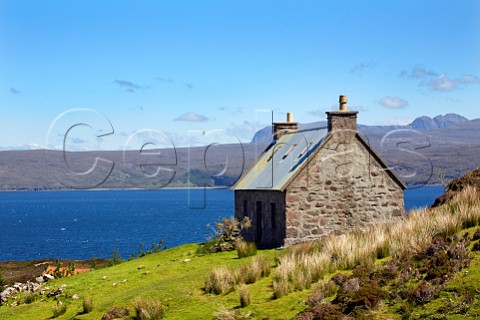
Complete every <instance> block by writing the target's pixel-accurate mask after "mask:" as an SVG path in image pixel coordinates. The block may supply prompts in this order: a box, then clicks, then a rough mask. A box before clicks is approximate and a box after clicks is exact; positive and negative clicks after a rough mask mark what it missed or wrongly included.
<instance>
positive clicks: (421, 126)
mask: <svg viewBox="0 0 480 320" xmlns="http://www.w3.org/2000/svg"><path fill="white" fill-rule="evenodd" d="M467 122H469V120H468V119H467V118H465V117H463V116H461V115H458V114H455V113H448V114H446V115H438V116H436V117H434V118H433V119H432V118H430V117H427V116H422V117H419V118H416V119H415V120H413V121H412V122H411V123H409V124H407V125H403V126H401V125H398V126H392V125H385V126H373V125H363V124H358V130H359V131H360V132H361V133H364V132H365V133H373V132H376V131H380V132H388V131H391V130H397V129H413V130H418V131H422V132H423V131H429V130H433V129H438V128H448V127H450V126H454V125H458V124H462V123H467ZM326 126H327V122H326V121H318V122H312V123H305V124H299V128H300V129H309V128H315V127H326ZM272 137H273V135H272V127H271V126H268V127H265V128H263V129H261V130H259V131H257V132H256V133H255V134H254V136H253V138H252V141H251V142H252V143H270V142H271V141H272Z"/></svg>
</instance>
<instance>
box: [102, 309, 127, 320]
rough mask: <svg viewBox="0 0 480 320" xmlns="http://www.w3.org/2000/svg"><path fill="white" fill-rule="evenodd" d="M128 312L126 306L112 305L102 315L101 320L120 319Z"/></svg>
mask: <svg viewBox="0 0 480 320" xmlns="http://www.w3.org/2000/svg"><path fill="white" fill-rule="evenodd" d="M129 314H130V310H128V309H126V308H120V307H114V308H113V309H110V310H108V311H107V312H105V314H104V315H103V317H102V320H112V319H119V318H120V319H121V318H123V317H126V316H128V315H129Z"/></svg>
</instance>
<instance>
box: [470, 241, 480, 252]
mask: <svg viewBox="0 0 480 320" xmlns="http://www.w3.org/2000/svg"><path fill="white" fill-rule="evenodd" d="M472 251H480V241H477V242H475V244H474V245H473V247H472Z"/></svg>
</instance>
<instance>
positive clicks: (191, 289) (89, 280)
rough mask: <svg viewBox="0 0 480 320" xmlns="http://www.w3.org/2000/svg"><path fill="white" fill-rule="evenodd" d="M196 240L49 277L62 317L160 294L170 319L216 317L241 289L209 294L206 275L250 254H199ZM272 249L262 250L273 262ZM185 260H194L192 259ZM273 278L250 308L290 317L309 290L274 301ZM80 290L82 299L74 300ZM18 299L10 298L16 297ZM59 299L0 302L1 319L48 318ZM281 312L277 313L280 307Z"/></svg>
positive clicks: (255, 288)
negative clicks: (85, 305) (62, 305)
mask: <svg viewBox="0 0 480 320" xmlns="http://www.w3.org/2000/svg"><path fill="white" fill-rule="evenodd" d="M197 247H198V245H196V244H191V245H183V246H180V247H177V248H173V249H169V250H166V251H162V252H159V253H155V254H151V255H148V256H145V257H142V258H139V259H135V260H133V261H129V262H125V263H122V264H119V265H115V266H112V267H109V268H103V269H100V270H94V271H91V272H88V273H83V274H78V275H76V276H74V277H71V278H61V279H56V280H53V281H51V282H49V283H48V284H47V285H48V287H50V290H49V292H50V291H53V290H54V289H56V288H58V287H60V286H62V285H66V287H65V290H64V294H62V295H61V297H59V298H58V299H59V300H62V301H64V302H66V303H67V305H68V307H67V311H66V313H65V314H64V315H63V316H60V317H59V318H58V319H72V318H77V319H100V318H101V317H102V315H103V314H104V313H105V312H106V311H107V310H109V309H111V308H113V307H115V306H118V307H126V308H127V309H130V310H132V311H133V302H134V299H135V298H138V297H148V298H153V299H158V300H160V301H161V302H162V304H164V305H165V318H166V319H212V318H213V314H214V312H215V311H217V310H219V309H220V308H221V307H222V306H225V307H227V308H234V307H237V306H239V297H238V293H237V292H230V293H228V294H225V295H220V296H217V295H213V294H206V293H204V291H203V290H202V287H203V286H204V283H205V277H206V276H207V275H208V274H209V272H210V271H211V270H212V269H214V268H215V267H218V266H227V267H231V268H237V267H239V266H240V265H241V264H246V263H248V262H249V261H250V260H251V259H252V258H251V257H249V258H243V259H238V258H237V253H236V252H234V251H231V252H220V253H216V254H209V255H204V256H197V255H196V254H195V251H196V249H197ZM274 254H275V252H274V250H263V251H259V252H258V253H257V255H263V256H265V257H266V258H267V259H268V261H270V262H271V264H272V265H273V264H274ZM186 259H191V261H189V262H183V261H184V260H185V261H188V260H186ZM271 281H272V280H271V277H269V278H264V279H262V280H260V281H258V282H256V283H254V284H251V285H249V286H250V292H251V300H252V305H251V306H250V307H248V308H247V309H248V310H251V311H253V312H254V313H255V314H256V315H262V316H264V317H271V318H272V319H275V318H278V317H279V316H280V318H291V317H293V316H294V315H295V314H296V313H298V312H299V311H301V310H302V309H304V308H305V304H304V302H303V301H304V299H305V297H306V296H307V292H300V293H297V294H294V295H290V296H288V297H284V298H282V299H278V300H272V290H271V288H270V287H271ZM75 294H77V295H78V296H79V297H80V299H71V297H72V296H73V295H75ZM41 298H44V301H40V299H41ZM84 298H89V299H91V300H92V301H93V304H94V308H93V311H92V312H91V313H88V314H84V315H79V314H78V313H80V312H81V311H82V302H83V299H84ZM14 301H16V300H12V301H9V304H10V303H11V302H14ZM56 304H57V301H56V300H55V299H54V298H46V297H45V296H38V297H37V299H36V301H34V302H33V303H30V304H21V305H18V306H15V307H10V306H8V305H7V306H5V305H4V306H2V307H0V319H2V320H3V319H12V320H13V319H15V320H18V319H25V320H31V319H47V318H49V317H51V316H52V315H53V313H52V309H53V308H54V306H55V305H56ZM279 310H282V313H281V314H280V315H278V311H279Z"/></svg>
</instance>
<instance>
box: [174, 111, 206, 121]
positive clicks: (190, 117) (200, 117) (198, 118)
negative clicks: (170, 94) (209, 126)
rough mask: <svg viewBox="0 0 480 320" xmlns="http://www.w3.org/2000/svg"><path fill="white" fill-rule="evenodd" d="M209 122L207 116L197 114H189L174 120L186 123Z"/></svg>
mask: <svg viewBox="0 0 480 320" xmlns="http://www.w3.org/2000/svg"><path fill="white" fill-rule="evenodd" d="M208 120H209V119H208V118H207V117H206V116H204V115H201V114H198V113H195V112H187V113H184V114H182V115H180V116H178V117H177V118H175V119H174V121H186V122H206V121H208Z"/></svg>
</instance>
